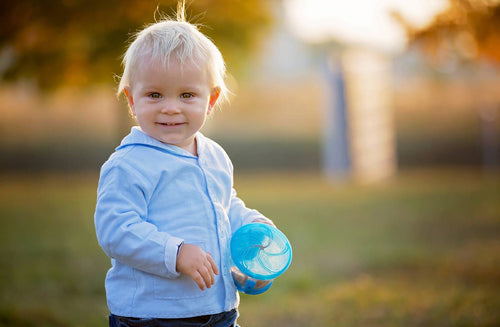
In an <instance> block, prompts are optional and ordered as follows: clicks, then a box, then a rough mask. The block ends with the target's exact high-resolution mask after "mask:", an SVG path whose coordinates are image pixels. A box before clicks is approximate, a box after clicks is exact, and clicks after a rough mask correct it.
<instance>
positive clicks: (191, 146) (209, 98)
mask: <svg viewBox="0 0 500 327" xmlns="http://www.w3.org/2000/svg"><path fill="white" fill-rule="evenodd" d="M163 67H164V66H163V65H161V64H159V63H155V62H153V61H151V60H145V61H143V62H142V63H141V64H139V65H138V68H137V70H136V71H135V72H134V78H133V80H132V81H131V87H130V88H126V89H125V94H126V95H127V99H128V102H129V105H130V108H131V110H132V113H133V114H134V116H136V119H137V122H138V124H139V126H140V127H141V129H142V131H143V132H145V133H146V134H148V135H149V136H151V137H153V138H155V139H157V140H158V141H160V142H163V143H167V144H172V145H175V146H178V147H180V148H183V149H185V150H187V151H189V152H191V153H192V154H194V155H196V143H195V134H196V132H197V131H198V130H200V128H201V127H202V126H203V124H204V123H205V119H206V117H207V115H208V114H209V113H210V111H211V110H212V109H213V107H214V105H215V102H216V101H217V98H218V96H219V89H218V88H211V87H210V83H209V76H208V73H207V72H206V70H202V69H199V68H197V67H196V66H195V65H193V64H192V63H189V62H186V63H185V64H184V65H183V67H181V65H180V63H179V61H178V60H177V59H174V58H172V59H171V60H170V64H169V65H168V68H163ZM181 68H182V69H181Z"/></svg>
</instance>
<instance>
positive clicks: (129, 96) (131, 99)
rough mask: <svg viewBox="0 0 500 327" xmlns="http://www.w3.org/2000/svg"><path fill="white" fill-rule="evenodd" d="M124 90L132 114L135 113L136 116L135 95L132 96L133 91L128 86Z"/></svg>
mask: <svg viewBox="0 0 500 327" xmlns="http://www.w3.org/2000/svg"><path fill="white" fill-rule="evenodd" d="M123 92H124V93H125V96H126V97H127V102H128V106H129V107H130V111H132V114H134V116H135V107H134V97H132V92H131V91H130V88H128V87H126V88H124V89H123Z"/></svg>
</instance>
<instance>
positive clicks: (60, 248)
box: [0, 170, 500, 327]
mask: <svg viewBox="0 0 500 327" xmlns="http://www.w3.org/2000/svg"><path fill="white" fill-rule="evenodd" d="M96 183H97V174H71V175H70V174H66V175H63V174H58V175H56V174H53V175H22V176H19V175H17V176H8V175H5V174H3V175H0V221H1V228H0V263H1V267H0V268H1V269H0V326H21V327H22V326H38V327H41V326H84V327H86V326H90V327H91V326H106V325H107V314H108V311H107V307H106V302H105V294H104V277H105V273H106V270H107V269H108V268H109V260H108V258H107V257H106V256H105V255H104V254H103V253H102V251H101V250H100V248H99V246H98V245H97V241H96V237H95V234H94V226H93V209H94V205H95V189H96ZM236 187H237V190H238V192H239V195H240V196H241V197H242V198H243V199H244V200H245V201H246V203H247V205H248V206H250V207H253V208H256V209H258V210H260V211H261V212H262V213H264V214H266V215H267V216H268V217H270V218H272V219H273V220H274V221H275V223H276V224H277V225H278V227H279V228H280V229H281V230H282V231H283V232H284V233H285V234H286V235H287V237H288V238H289V239H290V241H291V243H292V246H293V251H294V257H293V261H292V265H291V266H290V268H289V270H288V271H287V272H286V273H285V274H284V275H283V276H281V277H279V278H278V279H277V280H276V281H275V283H274V285H273V286H272V287H271V289H270V290H269V291H268V292H266V293H264V294H262V295H258V296H247V295H244V296H242V298H241V305H240V312H241V317H240V319H239V323H240V324H241V325H242V326H245V327H257V326H346V327H347V326H356V327H359V326H370V327H372V326H440V327H441V326H445V327H446V326H492V327H493V326H500V174H496V175H490V176H483V175H481V174H480V173H478V172H474V171H468V170H446V171H445V170H411V171H403V172H401V173H400V175H399V176H398V178H395V179H394V180H392V181H389V182H387V183H383V184H378V185H371V186H362V185H353V184H343V185H330V184H328V183H327V182H325V181H323V180H322V179H321V178H320V177H319V176H318V175H315V174H312V173H285V172H283V173H275V174H271V173H267V174H264V173H263V174H240V175H237V176H236Z"/></svg>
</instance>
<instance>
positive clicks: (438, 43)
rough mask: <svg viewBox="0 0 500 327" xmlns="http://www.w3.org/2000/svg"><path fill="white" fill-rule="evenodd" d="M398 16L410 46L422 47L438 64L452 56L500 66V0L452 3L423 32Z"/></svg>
mask: <svg viewBox="0 0 500 327" xmlns="http://www.w3.org/2000/svg"><path fill="white" fill-rule="evenodd" d="M394 16H395V17H396V19H398V20H399V21H400V22H401V23H402V24H403V25H404V26H405V27H406V31H407V35H408V37H409V44H410V45H412V44H413V45H415V44H418V45H420V46H421V48H422V49H423V50H424V51H425V53H426V54H427V55H429V58H430V59H432V61H433V62H434V63H436V64H440V63H441V62H442V61H444V60H448V59H449V57H450V54H453V56H456V57H457V58H458V59H459V60H462V61H471V60H472V61H474V60H477V59H480V58H481V59H486V60H488V61H493V62H497V63H500V33H499V31H500V0H449V7H448V9H447V10H445V11H444V12H443V13H441V14H439V15H438V16H436V17H435V19H434V20H433V21H432V22H431V24H429V25H428V26H427V27H425V28H422V29H415V28H413V27H412V26H411V25H409V24H408V23H407V22H405V21H404V18H402V17H401V16H399V15H398V14H395V15H394Z"/></svg>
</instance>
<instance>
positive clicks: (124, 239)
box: [94, 165, 183, 278]
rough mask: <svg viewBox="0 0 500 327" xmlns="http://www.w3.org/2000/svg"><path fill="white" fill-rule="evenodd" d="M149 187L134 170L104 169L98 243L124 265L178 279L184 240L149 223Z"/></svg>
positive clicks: (100, 195) (100, 189) (97, 221)
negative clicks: (178, 261) (179, 261)
mask: <svg viewBox="0 0 500 327" xmlns="http://www.w3.org/2000/svg"><path fill="white" fill-rule="evenodd" d="M148 187H149V185H148V181H147V180H145V179H144V178H141V176H140V175H139V174H138V173H136V172H134V171H133V170H132V169H127V167H124V166H123V165H122V166H112V167H106V168H104V167H103V171H102V173H101V177H100V180H99V187H98V194H97V204H96V211H95V217H94V219H95V227H96V234H97V239H98V242H99V244H100V246H101V247H102V249H103V250H104V252H105V253H106V254H107V255H108V256H109V257H111V258H113V259H115V260H117V261H119V262H121V263H123V264H126V265H128V266H130V267H132V268H135V269H139V270H142V271H145V272H147V273H151V274H154V275H158V276H161V277H166V278H176V277H178V276H179V273H178V272H177V271H176V261H177V249H178V247H179V245H180V244H182V242H183V240H182V239H180V238H177V237H174V236H172V235H169V234H168V233H165V232H160V231H158V229H157V227H156V226H155V225H153V224H151V223H149V222H147V198H146V197H147V194H148Z"/></svg>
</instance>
